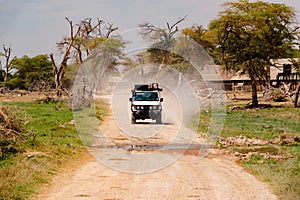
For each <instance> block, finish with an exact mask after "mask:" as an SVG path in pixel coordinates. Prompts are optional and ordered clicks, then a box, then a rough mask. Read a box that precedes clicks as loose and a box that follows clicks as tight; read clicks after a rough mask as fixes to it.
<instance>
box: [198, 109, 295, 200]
mask: <svg viewBox="0 0 300 200" xmlns="http://www.w3.org/2000/svg"><path fill="white" fill-rule="evenodd" d="M234 107H235V108H236V109H228V111H227V113H226V119H225V122H224V127H223V130H222V133H221V135H220V136H221V137H223V138H229V137H235V136H239V135H244V136H247V137H248V138H258V139H264V140H270V139H272V138H278V137H280V135H282V134H290V135H295V136H298V137H300V109H299V108H297V109H295V108H291V107H286V106H275V107H270V108H263V109H245V108H244V106H243V105H239V106H234ZM231 108H232V106H231ZM209 118H210V112H203V113H202V114H201V116H200V119H201V123H200V125H199V130H200V132H201V131H202V132H205V131H206V130H207V127H208V123H209ZM275 146H276V148H278V149H279V152H280V154H285V155H287V154H289V155H292V158H286V159H274V158H268V157H267V158H266V157H263V156H261V155H259V154H258V155H257V154H255V155H252V156H251V158H250V159H249V160H243V161H241V162H240V164H241V165H242V166H243V167H244V168H245V169H246V170H248V171H249V172H251V173H252V174H254V175H256V176H257V177H258V178H259V179H260V180H262V181H264V182H267V183H268V184H269V185H270V186H271V190H272V191H273V193H274V194H276V195H277V196H278V197H279V198H280V199H285V200H286V199H287V200H292V199H300V190H299V188H300V182H299V180H300V143H299V142H296V143H293V144H284V143H283V144H281V145H275Z"/></svg>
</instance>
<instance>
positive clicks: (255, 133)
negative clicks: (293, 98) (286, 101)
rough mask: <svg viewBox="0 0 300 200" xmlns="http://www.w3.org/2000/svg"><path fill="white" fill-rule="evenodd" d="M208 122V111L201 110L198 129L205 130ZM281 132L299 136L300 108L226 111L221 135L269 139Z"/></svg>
mask: <svg viewBox="0 0 300 200" xmlns="http://www.w3.org/2000/svg"><path fill="white" fill-rule="evenodd" d="M209 122H210V112H203V113H202V114H201V115H200V123H199V131H200V132H206V131H207V127H208V124H209ZM282 133H291V134H295V135H298V136H300V109H295V108H280V107H273V108H265V109H247V110H232V111H227V113H226V118H225V122H224V126H223V130H222V132H221V136H223V137H229V136H238V135H245V136H247V137H250V138H261V139H271V138H274V137H277V136H279V135H280V134H282Z"/></svg>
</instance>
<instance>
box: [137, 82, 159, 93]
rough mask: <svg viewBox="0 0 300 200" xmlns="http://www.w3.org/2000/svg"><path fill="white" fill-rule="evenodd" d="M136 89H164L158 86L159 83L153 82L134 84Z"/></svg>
mask: <svg viewBox="0 0 300 200" xmlns="http://www.w3.org/2000/svg"><path fill="white" fill-rule="evenodd" d="M134 90H142V91H154V90H157V91H162V88H159V87H158V83H152V84H148V85H134Z"/></svg>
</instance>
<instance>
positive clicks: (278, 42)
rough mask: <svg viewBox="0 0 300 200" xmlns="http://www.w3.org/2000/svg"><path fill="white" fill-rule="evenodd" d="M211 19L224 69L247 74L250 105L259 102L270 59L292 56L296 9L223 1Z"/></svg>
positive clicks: (268, 71)
mask: <svg viewBox="0 0 300 200" xmlns="http://www.w3.org/2000/svg"><path fill="white" fill-rule="evenodd" d="M224 7H225V10H224V11H223V12H220V13H219V17H218V18H216V19H214V20H213V21H211V23H210V24H209V30H210V31H212V32H214V33H217V39H218V46H219V50H220V61H221V62H222V63H224V64H225V66H226V68H227V70H234V71H236V72H240V73H243V74H247V75H248V76H249V77H250V79H251V84H252V105H253V106H258V99H257V85H258V84H260V83H262V82H266V83H267V84H268V83H269V80H270V66H271V65H272V63H271V62H270V60H271V59H278V58H284V57H291V56H293V53H294V43H295V39H296V35H297V34H298V33H297V29H298V27H295V26H294V23H295V12H294V10H293V8H291V7H288V6H286V5H284V4H276V3H267V2H262V1H257V2H249V1H248V0H240V1H237V2H227V3H225V4H224Z"/></svg>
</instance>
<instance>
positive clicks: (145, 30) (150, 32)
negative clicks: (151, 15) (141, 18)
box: [139, 16, 186, 64]
mask: <svg viewBox="0 0 300 200" xmlns="http://www.w3.org/2000/svg"><path fill="white" fill-rule="evenodd" d="M185 18H186V16H184V17H183V18H179V19H178V20H177V21H176V22H175V23H173V24H171V25H170V24H169V23H168V22H167V28H160V27H158V26H155V25H153V24H151V23H149V22H146V23H143V24H140V25H139V28H140V29H141V31H140V34H141V35H143V36H144V38H146V39H148V40H150V41H154V44H153V45H152V46H151V48H149V49H148V52H150V54H151V55H152V57H153V58H154V59H156V62H159V63H160V64H169V63H170V62H171V58H172V57H173V55H172V54H171V53H170V52H169V50H170V49H171V48H172V47H173V45H174V41H175V37H174V35H175V34H176V33H177V32H178V31H179V29H178V24H179V23H181V22H182V21H184V20H185Z"/></svg>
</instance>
